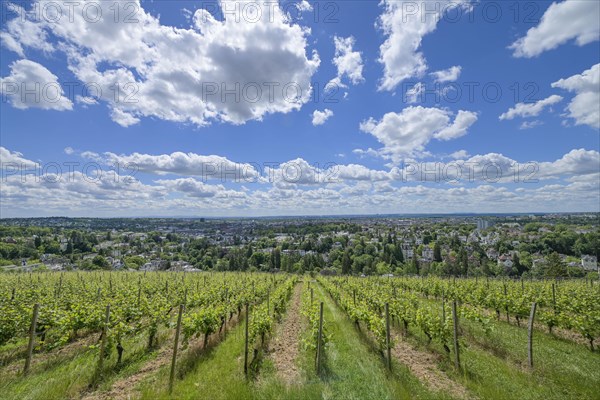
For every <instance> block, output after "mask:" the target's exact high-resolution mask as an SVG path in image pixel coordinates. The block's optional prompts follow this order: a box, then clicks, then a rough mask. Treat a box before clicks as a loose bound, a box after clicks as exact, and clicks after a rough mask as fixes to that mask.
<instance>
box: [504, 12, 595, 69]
mask: <svg viewBox="0 0 600 400" xmlns="http://www.w3.org/2000/svg"><path fill="white" fill-rule="evenodd" d="M599 39H600V2H599V1H595V0H592V1H586V0H583V1H582V0H565V1H562V2H560V3H556V2H555V3H552V4H551V5H550V7H548V9H547V10H546V12H545V13H544V15H543V16H542V20H541V21H540V23H539V25H538V26H536V27H533V28H531V29H529V30H528V31H527V34H526V35H525V36H524V37H522V38H520V39H519V40H517V41H516V42H514V43H513V44H512V45H511V46H510V48H511V49H512V50H514V56H515V57H526V58H531V57H535V56H538V55H540V54H542V53H543V52H545V51H548V50H552V49H555V48H557V47H558V46H560V45H562V44H564V43H567V42H568V41H570V40H575V43H577V45H579V46H583V45H586V44H588V43H592V42H595V41H598V40H599Z"/></svg>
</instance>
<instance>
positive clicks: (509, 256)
mask: <svg viewBox="0 0 600 400" xmlns="http://www.w3.org/2000/svg"><path fill="white" fill-rule="evenodd" d="M599 257H600V214H598V213H578V214H539V215H485V216H480V215H464V216H461V215H445V216H444V215H442V216H377V217H369V216H356V217H320V218H308V217H307V218H301V217H295V218H294V217H289V218H255V219H249V218H248V219H242V218H239V219H204V218H197V219H189V218H131V219H128V218H119V219H96V218H62V217H57V218H15V219H2V220H0V268H1V269H2V270H3V271H7V272H10V271H14V272H18V271H24V272H33V271H71V270H113V271H120V270H137V271H189V272H194V271H196V272H199V271H269V272H279V271H285V272H293V273H305V272H311V271H314V272H315V273H321V274H324V275H341V274H352V275H359V276H360V275H387V274H393V275H436V276H456V277H461V276H463V277H464V276H471V277H473V276H490V277H498V276H506V277H517V278H518V277H524V278H545V277H555V278H559V277H590V278H592V277H593V278H598V276H599V273H600V270H599V265H598V258H599Z"/></svg>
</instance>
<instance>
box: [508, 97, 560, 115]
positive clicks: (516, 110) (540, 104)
mask: <svg viewBox="0 0 600 400" xmlns="http://www.w3.org/2000/svg"><path fill="white" fill-rule="evenodd" d="M562 99H563V98H562V97H561V96H558V95H555V94H554V95H552V96H549V97H546V98H545V99H542V100H539V101H536V102H535V103H517V104H516V105H515V106H514V107H512V108H510V109H509V110H508V111H507V112H505V113H503V114H501V115H500V117H499V118H500V120H507V119H508V120H510V119H514V118H516V117H521V118H527V117H537V116H538V115H540V113H541V112H542V111H543V110H544V108H546V107H548V106H551V105H553V104H556V103H558V102H560V101H562Z"/></svg>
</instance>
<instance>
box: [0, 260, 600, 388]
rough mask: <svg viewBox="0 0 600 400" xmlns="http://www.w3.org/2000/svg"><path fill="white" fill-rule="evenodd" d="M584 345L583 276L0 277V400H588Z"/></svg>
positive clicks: (588, 286) (595, 357) (595, 288)
mask: <svg viewBox="0 0 600 400" xmlns="http://www.w3.org/2000/svg"><path fill="white" fill-rule="evenodd" d="M290 304H291V306H290ZM290 319H293V320H294V321H296V320H297V321H300V325H299V326H298V325H295V324H286V321H288V320H290ZM282 338H286V339H287V341H286V343H287V344H286V346H288V347H289V346H294V347H295V349H294V351H286V349H285V348H283V349H279V350H276V349H277V345H276V344H277V343H278V341H280V340H281V339H282ZM290 338H294V339H293V342H292V343H293V344H291V345H290V344H289V343H290ZM598 339H600V285H599V284H598V282H594V281H584V280H571V281H549V280H548V281H525V280H521V281H515V280H488V279H457V280H454V279H441V278H411V277H400V278H397V277H371V278H358V277H310V276H308V275H305V276H297V275H287V274H266V273H183V272H182V273H175V272H152V273H141V272H119V273H110V272H85V273H76V272H71V273H33V274H31V273H30V274H2V275H0V382H1V383H0V391H1V392H0V393H2V395H0V397H1V398H3V399H4V398H6V399H22V398H28V399H48V398H56V399H63V398H71V399H109V398H110V399H112V398H123V399H126V398H144V399H154V398H173V399H179V398H189V399H196V398H227V399H228V398H281V399H283V398H340V399H345V398H357V399H359V398H360V399H362V398H372V399H380V398H390V399H396V398H406V399H412V398H421V399H450V398H482V399H483V398H486V399H502V398H524V399H542V398H545V399H571V398H572V399H598V398H600V394H599V393H600V391H598V387H600V352H599V350H598V345H597V342H598ZM288 353H289V354H293V356H289V354H288ZM289 371H296V372H295V373H294V374H293V378H291V377H290V376H287V375H286V374H289V373H290V372H289Z"/></svg>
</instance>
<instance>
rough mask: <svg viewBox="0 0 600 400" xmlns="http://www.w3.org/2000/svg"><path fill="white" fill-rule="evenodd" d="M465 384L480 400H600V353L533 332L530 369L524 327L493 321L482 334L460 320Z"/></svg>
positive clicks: (481, 331) (478, 328)
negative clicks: (464, 341) (514, 399)
mask: <svg viewBox="0 0 600 400" xmlns="http://www.w3.org/2000/svg"><path fill="white" fill-rule="evenodd" d="M463 324H464V326H465V330H466V332H467V333H468V342H469V343H472V344H475V345H471V346H469V347H467V348H466V349H465V351H464V354H465V357H464V360H465V367H466V371H467V372H468V374H467V384H468V386H469V387H471V388H472V390H473V391H474V392H476V393H478V394H479V395H480V396H481V397H482V398H490V399H499V398H507V396H510V397H512V396H517V397H518V398H520V399H544V400H551V399H556V400H564V399H578V400H580V399H590V400H595V399H600V354H599V353H598V352H594V353H592V352H591V351H590V350H589V349H588V348H586V347H585V346H583V345H581V344H578V343H574V342H571V341H568V340H564V339H559V338H555V337H552V336H550V335H548V334H546V333H541V332H535V333H534V336H533V340H534V368H533V369H530V368H529V367H528V366H527V331H526V330H525V329H522V328H518V327H515V326H512V325H509V324H507V323H504V322H494V323H493V329H492V331H491V332H490V333H489V334H486V333H485V332H484V331H483V330H482V329H481V327H480V326H478V325H476V324H472V323H469V322H463Z"/></svg>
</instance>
